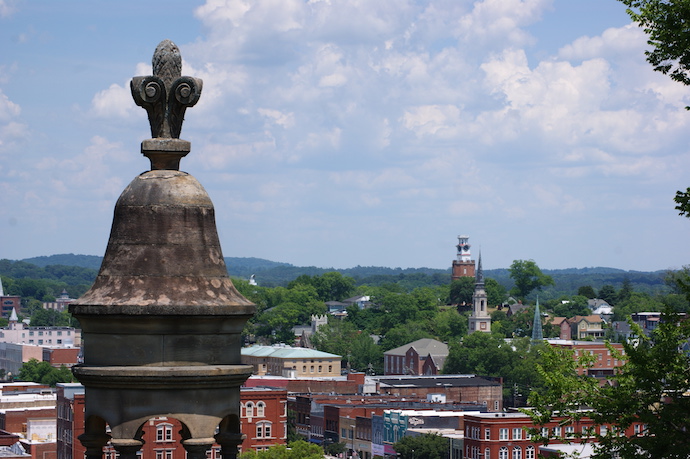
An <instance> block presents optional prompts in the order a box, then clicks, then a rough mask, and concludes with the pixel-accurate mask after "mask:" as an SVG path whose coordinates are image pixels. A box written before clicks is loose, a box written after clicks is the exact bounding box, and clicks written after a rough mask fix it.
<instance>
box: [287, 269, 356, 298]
mask: <svg viewBox="0 0 690 459" xmlns="http://www.w3.org/2000/svg"><path fill="white" fill-rule="evenodd" d="M299 284H303V285H311V286H313V287H314V288H315V289H316V292H317V294H318V297H319V299H320V300H321V301H340V300H344V299H345V298H347V297H349V296H350V295H352V293H354V290H355V280H354V279H353V278H352V277H346V276H343V275H342V274H340V273H339V272H337V271H332V272H328V273H324V274H323V275H321V276H318V275H317V276H308V275H306V274H303V275H301V276H299V277H298V278H297V279H295V280H293V281H292V282H290V283H289V284H288V288H289V289H292V288H295V287H296V286H297V285H299Z"/></svg>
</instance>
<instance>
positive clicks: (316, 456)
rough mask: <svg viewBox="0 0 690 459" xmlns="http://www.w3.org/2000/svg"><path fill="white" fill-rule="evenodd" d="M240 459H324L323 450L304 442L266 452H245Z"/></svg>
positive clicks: (272, 447)
mask: <svg viewBox="0 0 690 459" xmlns="http://www.w3.org/2000/svg"><path fill="white" fill-rule="evenodd" d="M239 458H240V459H322V458H323V449H322V448H321V447H320V446H319V445H316V444H314V443H309V442H306V441H304V440H297V441H293V442H291V443H289V444H288V446H285V445H276V446H271V447H270V448H268V449H267V450H264V451H255V450H253V449H250V450H247V451H244V452H243V453H242V454H240V456H239Z"/></svg>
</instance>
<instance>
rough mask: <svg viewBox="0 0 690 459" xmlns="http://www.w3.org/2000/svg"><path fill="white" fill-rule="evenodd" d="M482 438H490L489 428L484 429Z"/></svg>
mask: <svg viewBox="0 0 690 459" xmlns="http://www.w3.org/2000/svg"><path fill="white" fill-rule="evenodd" d="M484 440H491V429H484Z"/></svg>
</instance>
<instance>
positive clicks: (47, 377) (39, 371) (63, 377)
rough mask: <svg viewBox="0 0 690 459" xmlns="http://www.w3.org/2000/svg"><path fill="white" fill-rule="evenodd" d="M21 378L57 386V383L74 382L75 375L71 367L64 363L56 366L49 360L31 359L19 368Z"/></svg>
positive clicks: (21, 379)
mask: <svg viewBox="0 0 690 459" xmlns="http://www.w3.org/2000/svg"><path fill="white" fill-rule="evenodd" d="M19 380H20V381H33V382H36V383H39V384H46V385H48V386H55V385H56V384H57V383H66V382H74V377H73V376H72V372H71V371H70V370H69V368H67V367H65V366H64V365H62V366H61V367H60V368H55V367H53V366H51V365H50V363H48V362H39V361H38V360H37V359H30V360H29V361H28V362H26V363H25V364H24V365H22V366H21V368H20V369H19Z"/></svg>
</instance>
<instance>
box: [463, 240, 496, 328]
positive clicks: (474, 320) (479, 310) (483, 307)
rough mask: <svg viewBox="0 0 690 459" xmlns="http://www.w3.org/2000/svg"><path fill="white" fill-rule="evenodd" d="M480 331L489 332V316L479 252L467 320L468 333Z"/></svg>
mask: <svg viewBox="0 0 690 459" xmlns="http://www.w3.org/2000/svg"><path fill="white" fill-rule="evenodd" d="M476 331H481V332H485V333H490V332H491V316H489V311H488V302H487V296H486V288H485V286H484V271H483V270H482V254H481V253H480V254H479V260H478V262H477V273H476V276H475V283H474V294H473V295H472V315H470V320H469V330H468V332H469V333H474V332H476Z"/></svg>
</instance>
